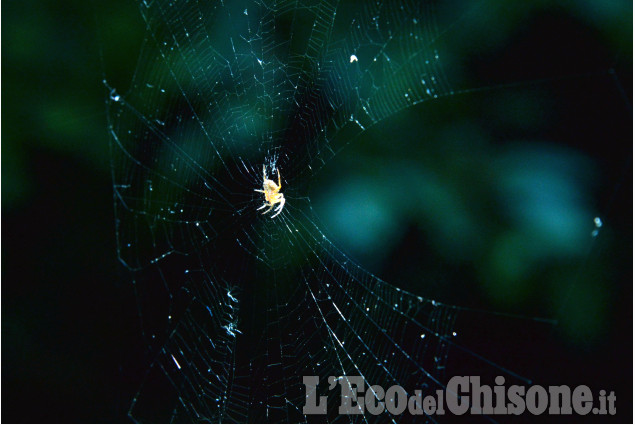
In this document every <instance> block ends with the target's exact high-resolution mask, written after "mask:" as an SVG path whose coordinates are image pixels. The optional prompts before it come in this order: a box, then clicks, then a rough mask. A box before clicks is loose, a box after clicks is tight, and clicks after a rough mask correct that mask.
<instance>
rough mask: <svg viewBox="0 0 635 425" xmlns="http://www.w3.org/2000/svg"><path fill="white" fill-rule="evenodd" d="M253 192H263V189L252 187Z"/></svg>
mask: <svg viewBox="0 0 635 425" xmlns="http://www.w3.org/2000/svg"><path fill="white" fill-rule="evenodd" d="M254 192H260V193H265V191H264V190H261V189H254Z"/></svg>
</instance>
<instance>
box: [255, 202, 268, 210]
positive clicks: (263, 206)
mask: <svg viewBox="0 0 635 425" xmlns="http://www.w3.org/2000/svg"><path fill="white" fill-rule="evenodd" d="M268 205H269V204H267V203H265V204H263V205H262V207H260V208H256V211H259V210H261V209H263V208H265V207H266V206H268Z"/></svg>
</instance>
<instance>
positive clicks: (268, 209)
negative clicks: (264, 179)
mask: <svg viewBox="0 0 635 425" xmlns="http://www.w3.org/2000/svg"><path fill="white" fill-rule="evenodd" d="M267 205H269V204H264V205H263V206H262V208H264V207H266V206H267ZM258 209H260V208H258ZM272 209H273V204H271V205H269V208H267V209H266V210H265V211H264V212H263V214H267V213H268V212H269V211H271V210H272Z"/></svg>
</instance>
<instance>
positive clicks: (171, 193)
mask: <svg viewBox="0 0 635 425" xmlns="http://www.w3.org/2000/svg"><path fill="white" fill-rule="evenodd" d="M139 10H140V13H141V16H142V17H143V22H145V25H146V36H145V38H144V43H143V46H142V51H141V54H140V57H139V61H138V65H137V69H136V71H135V75H134V77H133V81H132V85H131V87H130V89H129V90H128V91H127V92H125V93H120V92H118V91H117V90H116V89H114V88H111V87H109V86H108V85H107V86H108V88H109V91H110V94H109V99H108V108H109V118H110V121H109V129H110V133H111V137H112V141H113V143H112V171H113V182H114V202H115V212H116V234H117V241H118V243H117V246H118V248H117V249H118V256H119V258H120V260H121V262H122V263H123V264H124V265H125V267H126V268H127V269H128V270H129V271H130V275H131V280H132V281H133V284H134V288H135V293H136V296H137V303H138V309H139V310H138V311H139V320H140V322H141V327H142V333H143V335H144V340H145V342H146V344H147V348H148V350H147V351H148V353H149V358H148V363H149V366H148V370H147V373H146V374H145V377H144V380H143V384H142V385H141V388H140V389H139V391H138V392H137V394H136V395H135V397H134V399H133V401H132V404H131V407H130V410H129V414H130V416H131V418H133V419H134V420H138V421H144V422H148V421H161V422H163V421H175V422H191V421H196V422H198V421H209V422H220V421H222V422H232V421H236V422H246V421H257V420H261V421H283V422H306V421H310V420H311V417H309V416H306V415H304V414H303V411H302V408H303V406H304V405H305V401H306V398H305V397H306V395H305V387H304V385H303V381H302V377H303V376H307V375H313V376H318V377H320V386H319V388H318V391H319V394H320V395H322V394H327V395H328V402H327V405H328V407H329V410H328V413H327V416H326V418H324V420H327V421H329V422H331V421H336V420H338V419H339V420H341V419H344V420H346V421H353V422H367V421H382V422H385V421H396V420H400V418H395V417H393V416H391V415H389V414H388V413H387V414H386V415H385V416H373V415H369V414H368V413H366V414H362V415H351V416H347V417H345V418H340V416H339V414H338V411H337V407H338V406H339V394H337V393H336V392H335V391H328V390H327V389H326V385H327V377H329V376H335V377H339V376H345V375H359V376H362V377H363V380H364V382H365V383H366V387H368V386H370V385H373V384H380V385H382V386H383V387H384V388H388V387H389V386H391V385H394V384H396V385H400V386H402V387H403V388H405V389H406V391H407V392H408V393H409V394H411V393H412V391H413V390H414V389H422V390H423V395H424V396H425V395H427V394H434V393H435V391H436V390H438V389H443V388H445V384H446V377H448V376H452V375H456V374H458V372H461V370H464V371H470V370H479V372H480V374H481V376H483V375H485V374H487V373H484V372H483V371H489V372H488V373H489V374H491V375H492V376H493V375H503V376H505V377H506V378H507V383H508V384H510V385H511V384H513V383H516V382H521V383H526V382H529V381H528V379H526V378H524V377H522V376H519V375H518V374H516V373H514V372H513V371H511V370H509V369H507V368H506V367H505V365H503V364H502V363H500V362H497V361H493V360H490V359H487V358H484V357H482V356H480V355H479V354H478V353H476V352H474V351H472V350H471V349H470V348H469V347H467V346H465V345H463V344H461V342H460V338H459V337H457V335H458V336H460V335H461V329H462V327H463V325H464V324H465V323H466V322H467V321H471V320H479V318H482V317H489V318H490V319H491V318H492V317H494V318H499V319H500V316H499V315H498V314H495V313H487V312H485V313H481V312H478V311H473V310H469V309H464V308H461V307H459V306H454V305H449V304H445V303H442V302H438V301H436V300H433V299H429V298H426V297H424V296H421V295H419V294H413V293H410V292H408V291H406V290H402V289H400V288H398V287H396V286H393V285H391V284H389V283H387V282H385V281H383V280H381V279H379V278H378V277H376V276H374V275H373V274H371V273H370V272H368V271H366V270H364V269H363V268H361V267H359V266H358V265H356V264H355V263H354V262H353V261H351V260H350V259H349V258H348V257H347V256H346V254H345V253H343V252H341V251H340V250H339V249H338V248H337V247H336V246H335V245H334V244H333V243H331V241H330V240H329V239H328V237H327V236H326V234H325V233H324V232H323V231H322V230H321V229H320V226H319V224H318V223H319V222H318V219H317V217H316V214H315V212H314V211H313V208H312V205H311V202H310V200H309V198H308V196H307V190H308V185H309V183H310V181H311V180H312V179H313V177H314V176H315V175H316V173H317V172H318V170H320V169H321V168H322V167H323V166H324V165H325V164H326V163H327V162H328V160H329V159H330V158H332V157H333V156H334V155H335V154H336V153H337V152H338V151H339V150H340V149H342V147H344V146H346V144H348V143H350V142H351V141H354V140H355V138H356V137H358V136H359V135H360V134H362V133H363V132H364V131H366V130H367V129H369V128H371V127H373V125H375V124H376V123H379V122H381V121H382V120H384V119H385V118H387V117H389V116H392V115H394V114H395V113H397V112H399V111H401V110H403V109H405V108H408V107H410V106H412V105H416V104H418V103H421V102H425V101H428V100H431V99H435V98H438V97H445V96H450V95H452V94H453V89H452V86H451V84H450V83H449V82H448V77H447V76H446V75H447V73H446V72H445V71H444V69H443V67H442V65H441V63H442V61H441V58H440V57H441V54H440V50H441V48H440V47H439V39H440V38H439V36H440V31H439V30H438V29H437V27H436V24H435V14H436V13H435V3H433V2H427V1H426V2H421V1H412V2H407V1H378V2H374V3H368V4H366V5H364V7H362V8H359V7H355V8H352V7H349V8H346V7H342V6H341V5H339V4H338V3H337V2H334V1H322V0H320V1H280V2H272V3H269V2H264V1H262V2H261V1H256V2H232V3H230V4H225V3H224V2H203V1H160V0H154V1H143V2H141V3H140V4H139ZM349 10H355V13H349V12H348V11H349ZM443 29H444V30H447V27H446V28H443ZM263 165H264V167H265V169H266V174H267V175H268V176H269V177H270V178H271V176H275V172H276V170H278V171H280V174H281V175H282V189H281V193H283V194H284V196H285V198H286V205H285V207H284V209H283V210H282V212H281V214H280V215H279V216H278V217H276V218H275V219H270V218H269V217H268V216H263V215H261V214H260V211H257V209H258V208H259V207H260V206H261V205H262V203H263V196H262V194H260V193H257V192H255V191H254V189H261V188H262V182H263V176H262V169H263ZM505 317H506V318H505V320H515V318H514V317H513V315H506V316H505ZM519 319H520V320H522V321H525V322H527V321H538V320H537V319H531V318H526V317H520V318H519ZM483 320H485V321H486V320H488V319H483ZM482 338H483V339H484V340H486V339H487V335H486V333H485V334H484V335H483V336H482ZM492 338H494V336H492ZM450 355H451V358H452V359H453V362H452V363H453V364H455V365H461V367H456V368H455V369H454V370H453V371H452V372H453V373H451V374H448V372H446V370H447V366H448V359H449V358H450ZM424 417H425V416H424ZM426 419H428V420H435V418H429V417H428V418H426ZM417 420H419V419H417Z"/></svg>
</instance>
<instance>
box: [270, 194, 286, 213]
mask: <svg viewBox="0 0 635 425" xmlns="http://www.w3.org/2000/svg"><path fill="white" fill-rule="evenodd" d="M282 208H284V197H281V198H280V205H278V207H277V208H276V211H277V212H276V213H275V214H274V215H272V216H271V218H274V217H275V216H277V215H278V214H280V213H281V212H282Z"/></svg>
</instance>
